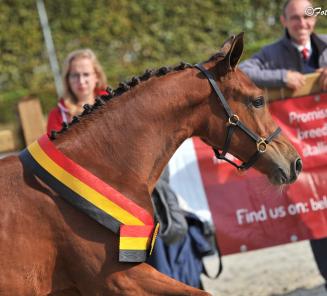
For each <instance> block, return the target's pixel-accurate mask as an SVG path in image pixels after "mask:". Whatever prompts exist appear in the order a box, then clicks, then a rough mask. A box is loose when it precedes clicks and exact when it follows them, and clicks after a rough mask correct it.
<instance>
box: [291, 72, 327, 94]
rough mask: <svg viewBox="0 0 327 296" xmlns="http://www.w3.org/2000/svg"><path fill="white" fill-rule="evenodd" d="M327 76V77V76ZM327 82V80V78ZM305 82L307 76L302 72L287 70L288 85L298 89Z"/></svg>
mask: <svg viewBox="0 0 327 296" xmlns="http://www.w3.org/2000/svg"><path fill="white" fill-rule="evenodd" d="M326 78H327V77H326ZM326 83H327V80H326ZM304 84H305V76H304V75H303V74H301V73H300V72H296V71H287V74H286V86H287V87H288V88H290V89H292V90H297V89H299V88H300V87H302V86H303V85H304Z"/></svg>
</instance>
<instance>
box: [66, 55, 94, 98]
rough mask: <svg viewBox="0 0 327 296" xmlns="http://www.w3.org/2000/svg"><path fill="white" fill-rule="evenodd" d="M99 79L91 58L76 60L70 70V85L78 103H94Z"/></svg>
mask: <svg viewBox="0 0 327 296" xmlns="http://www.w3.org/2000/svg"><path fill="white" fill-rule="evenodd" d="M97 82H98V77H97V75H96V73H95V71H94V66H93V64H92V61H91V60H90V59H89V58H85V57H81V58H75V59H74V60H73V61H72V62H71V64H70V68H69V74H68V83H69V85H70V88H71V90H72V92H73V93H74V94H75V96H76V98H77V100H78V103H83V104H85V103H93V100H94V89H95V87H96V84H97Z"/></svg>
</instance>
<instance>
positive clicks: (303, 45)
mask: <svg viewBox="0 0 327 296" xmlns="http://www.w3.org/2000/svg"><path fill="white" fill-rule="evenodd" d="M308 7H312V4H311V2H310V1H308V0H289V1H287V2H286V3H285V5H284V9H283V14H282V15H281V16H280V20H281V23H282V24H283V26H284V28H285V35H284V36H283V37H282V38H281V39H280V40H278V41H277V42H275V43H273V44H270V45H267V46H265V47H263V48H262V50H261V51H260V52H258V53H256V54H255V55H254V56H253V57H252V58H250V59H249V60H246V61H244V62H243V63H241V64H240V68H241V69H242V70H243V71H244V72H245V73H247V74H248V75H249V76H250V77H251V79H252V80H253V81H254V82H255V83H256V84H257V85H258V86H259V87H262V88H264V87H267V88H274V87H276V88H279V87H285V86H286V87H288V88H291V89H298V88H300V87H301V86H303V85H304V83H305V78H304V76H303V74H305V73H310V72H315V71H319V72H321V77H320V86H321V89H322V90H324V91H326V90H327V35H317V34H315V33H314V32H313V30H314V27H315V24H316V16H314V15H312V16H311V15H307V14H306V10H307V11H308V12H311V10H310V9H308ZM308 12H307V13H308Z"/></svg>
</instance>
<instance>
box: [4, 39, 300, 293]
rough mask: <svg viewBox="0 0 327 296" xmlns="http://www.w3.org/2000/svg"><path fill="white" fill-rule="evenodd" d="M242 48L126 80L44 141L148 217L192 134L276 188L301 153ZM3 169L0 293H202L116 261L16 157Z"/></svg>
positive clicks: (111, 248) (231, 45) (114, 241)
mask: <svg viewBox="0 0 327 296" xmlns="http://www.w3.org/2000/svg"><path fill="white" fill-rule="evenodd" d="M242 51H243V34H239V35H238V36H236V37H235V36H233V37H231V38H229V39H228V40H227V41H226V42H225V43H224V45H223V47H222V48H221V50H220V51H219V52H218V53H217V54H215V55H214V56H212V57H211V58H210V59H209V60H208V61H206V62H204V63H202V64H201V65H202V66H198V67H194V66H191V65H187V64H183V63H182V64H181V65H180V66H178V67H176V68H174V69H168V68H161V69H159V70H158V71H156V72H153V73H152V72H146V73H145V74H144V75H143V76H141V77H138V78H133V79H132V80H131V81H130V82H129V83H125V84H121V85H120V86H119V87H118V88H117V90H116V91H115V92H114V95H113V97H112V98H110V100H109V98H108V97H107V98H101V99H98V101H97V103H96V104H95V105H94V106H93V107H86V109H85V112H84V113H83V115H81V116H80V117H78V118H75V120H74V121H73V123H72V124H71V125H70V126H68V127H67V126H65V127H64V128H63V130H62V131H61V132H59V133H58V134H57V136H56V137H55V135H54V134H53V135H52V141H51V143H53V145H54V146H55V147H56V148H57V149H58V150H60V151H61V152H62V153H63V154H64V155H66V156H67V157H69V158H70V159H71V160H73V161H75V162H76V163H77V164H79V165H80V166H81V167H83V168H85V169H87V170H88V171H90V172H91V173H92V174H93V175H95V176H97V177H98V178H100V179H102V180H103V181H104V182H106V183H107V184H110V185H111V186H112V187H113V188H115V189H116V190H117V191H119V192H120V193H122V194H123V195H124V196H125V197H127V198H128V199H130V200H131V201H133V202H134V203H136V204H137V205H138V206H140V207H142V208H143V209H145V210H146V211H147V212H148V213H150V215H153V209H152V204H151V197H150V195H151V192H152V191H153V189H154V186H155V184H156V181H157V179H158V178H159V176H160V174H161V172H162V170H163V168H164V167H165V166H166V164H167V162H168V161H169V159H170V157H171V156H172V155H173V153H174V152H175V150H176V149H177V148H178V146H179V145H180V144H181V143H182V142H183V141H184V140H185V139H187V138H189V137H192V136H198V137H201V138H202V139H203V140H204V141H205V142H206V143H207V144H208V145H210V146H211V147H213V148H215V149H223V150H227V148H228V152H229V153H231V154H233V155H234V156H236V157H237V158H239V159H241V160H243V161H244V162H246V163H250V164H251V165H254V167H255V168H256V169H258V170H259V171H260V172H262V173H263V174H266V175H267V176H268V178H269V179H270V181H271V182H272V183H274V184H277V185H282V184H286V183H292V182H294V181H295V179H296V178H297V175H298V174H299V171H300V170H301V161H300V159H299V155H298V154H297V152H296V151H295V149H294V148H293V146H292V145H291V144H290V143H289V142H288V140H287V139H286V138H285V137H284V136H283V135H282V134H279V132H280V130H279V129H278V128H277V127H276V124H275V123H274V122H273V120H272V118H271V116H270V114H269V111H268V108H267V106H266V104H265V100H264V99H263V92H262V91H261V90H260V89H258V88H257V87H255V85H254V84H253V83H252V82H251V81H250V79H249V78H248V77H247V76H246V75H245V74H243V73H242V72H241V71H240V70H238V69H237V63H238V61H239V59H240V56H241V53H242ZM199 67H202V68H201V69H199ZM207 76H208V77H207ZM207 78H210V79H211V82H210V83H214V84H216V83H217V84H216V85H215V86H211V85H210V83H209V82H208V79H207ZM213 79H214V80H215V82H213ZM217 85H219V87H218V86H217ZM214 88H216V89H218V90H215V89H214ZM217 92H218V93H219V96H220V97H221V96H225V97H226V101H224V102H223V101H220V100H219V98H218V95H217ZM222 100H224V98H223V99H222ZM226 108H227V109H228V110H226ZM230 112H232V113H231V114H230ZM226 113H227V114H228V115H231V116H229V118H228V116H226ZM228 121H229V124H226V122H227V123H228ZM230 127H233V132H232V133H231V134H230V132H227V130H229V128H230ZM244 127H245V128H244ZM229 134H230V135H229ZM54 138H56V139H54ZM225 138H227V140H225ZM226 143H227V144H226ZM224 144H226V145H225V147H224ZM226 147H227V148H226ZM258 151H259V152H258ZM225 152H226V151H223V152H222V154H223V155H224V154H225ZM254 155H255V157H254ZM259 156H260V157H259ZM0 168H1V170H0V177H1V178H0V182H1V183H0V184H1V195H0V201H1V207H0V239H1V243H0V270H1V272H0V295H2V296H6V295H8V296H12V295H132V296H135V295H142V296H146V295H165V296H169V295H199V296H200V295H209V294H208V293H207V292H205V291H201V290H198V289H195V288H192V287H189V286H187V285H184V284H182V283H180V282H178V281H175V280H173V279H171V278H169V277H168V276H165V275H163V274H161V273H159V272H158V271H156V270H155V269H154V268H152V267H150V266H149V265H147V264H146V263H126V262H119V260H118V248H119V247H118V245H119V241H118V236H117V234H115V233H113V232H111V231H108V230H107V229H106V228H105V227H103V226H102V225H100V224H99V223H97V222H95V221H94V220H93V219H91V218H89V217H88V216H87V215H85V214H84V213H82V212H80V211H78V210H77V209H76V208H74V207H72V206H71V205H70V204H69V203H67V202H66V201H65V200H64V199H62V197H61V196H60V195H59V194H58V193H57V192H56V191H54V190H53V189H52V187H50V186H49V185H48V184H47V183H45V182H44V181H43V180H41V179H40V178H39V177H37V176H35V175H34V174H32V173H31V172H30V171H29V170H28V168H26V166H23V164H22V162H21V160H20V158H19V157H15V156H11V157H7V158H5V159H3V160H1V162H0ZM226 202H228V199H226Z"/></svg>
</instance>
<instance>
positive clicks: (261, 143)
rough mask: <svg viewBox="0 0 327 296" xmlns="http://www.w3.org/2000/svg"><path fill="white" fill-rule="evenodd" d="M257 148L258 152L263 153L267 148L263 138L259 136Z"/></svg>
mask: <svg viewBox="0 0 327 296" xmlns="http://www.w3.org/2000/svg"><path fill="white" fill-rule="evenodd" d="M257 150H258V151H259V152H260V153H264V152H266V150H267V142H266V140H265V139H264V138H260V140H259V141H258V142H257Z"/></svg>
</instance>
